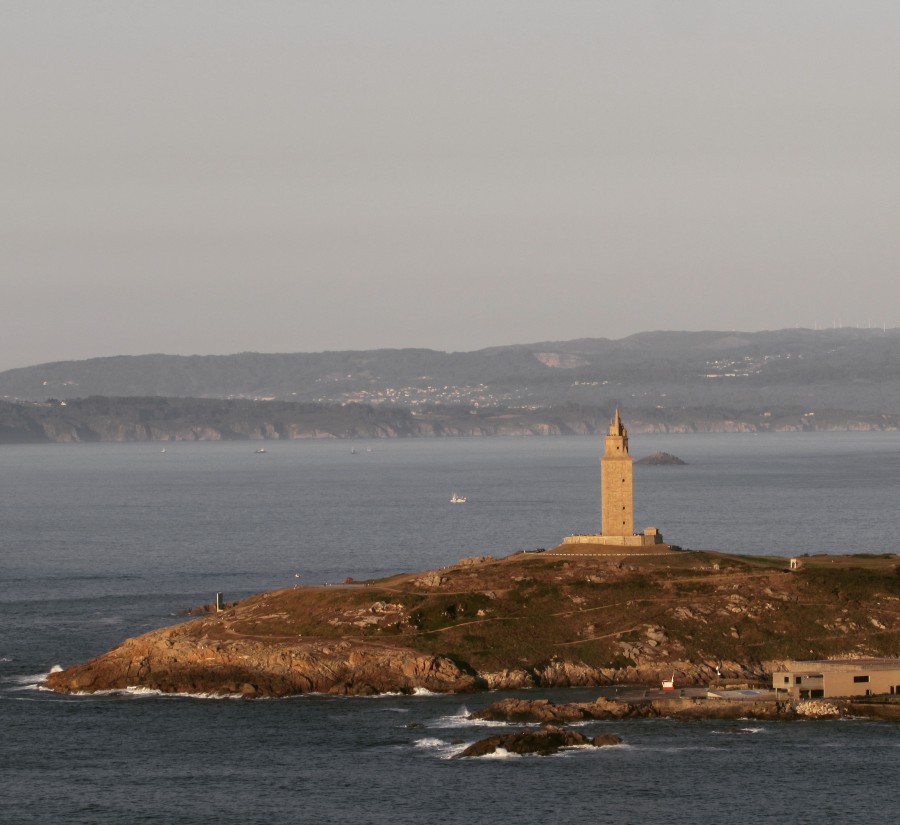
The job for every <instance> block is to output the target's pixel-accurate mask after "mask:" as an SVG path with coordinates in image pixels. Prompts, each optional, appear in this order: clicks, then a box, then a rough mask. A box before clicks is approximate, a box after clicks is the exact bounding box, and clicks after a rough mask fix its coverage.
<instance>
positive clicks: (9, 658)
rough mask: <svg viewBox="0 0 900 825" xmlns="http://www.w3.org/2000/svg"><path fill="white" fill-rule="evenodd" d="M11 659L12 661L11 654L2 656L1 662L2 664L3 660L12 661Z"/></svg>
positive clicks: (0, 657)
mask: <svg viewBox="0 0 900 825" xmlns="http://www.w3.org/2000/svg"><path fill="white" fill-rule="evenodd" d="M11 661H12V657H11V656H0V664H2V663H3V662H11Z"/></svg>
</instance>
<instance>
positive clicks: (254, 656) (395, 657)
mask: <svg viewBox="0 0 900 825" xmlns="http://www.w3.org/2000/svg"><path fill="white" fill-rule="evenodd" d="M190 630H191V623H188V624H187V625H183V626H178V627H174V628H163V629H162V630H157V631H154V632H151V633H147V634H145V635H143V636H139V637H137V638H135V639H129V640H128V641H126V642H124V643H123V644H121V645H119V646H118V647H116V648H114V649H113V650H111V651H109V652H108V653H105V654H103V655H102V656H98V657H97V658H95V659H91V660H90V661H89V662H86V663H85V664H83V665H76V666H75V667H72V668H69V669H68V670H66V671H62V672H59V673H51V674H50V675H49V676H48V678H47V682H46V685H47V687H49V688H51V689H53V690H57V691H60V692H62V693H80V692H86V693H93V692H96V691H100V690H103V691H106V690H124V689H126V688H129V687H135V686H140V687H143V688H148V689H152V690H159V691H162V692H164V693H205V694H220V695H221V694H240V695H243V696H247V697H257V696H290V695H293V694H298V693H333V694H348V695H369V694H375V693H385V692H392V691H404V692H410V691H413V690H414V689H416V688H422V689H425V690H430V691H433V692H441V693H447V692H462V691H467V690H472V689H473V688H474V687H475V678H474V677H473V675H472V674H469V673H465V672H463V671H462V670H461V669H460V668H459V667H458V666H457V665H455V664H454V663H453V662H452V661H450V660H449V659H447V658H445V657H442V656H428V655H422V654H418V653H416V652H415V651H413V650H408V649H403V648H396V647H389V646H386V645H380V644H369V643H365V642H353V643H351V642H346V641H344V642H337V643H333V644H331V643H324V642H321V641H308V642H303V641H299V640H298V641H287V640H281V641H273V640H265V641H264V640H259V639H233V640H215V641H213V640H211V639H209V638H202V637H201V638H199V639H197V638H194V637H193V636H192V635H191V634H190Z"/></svg>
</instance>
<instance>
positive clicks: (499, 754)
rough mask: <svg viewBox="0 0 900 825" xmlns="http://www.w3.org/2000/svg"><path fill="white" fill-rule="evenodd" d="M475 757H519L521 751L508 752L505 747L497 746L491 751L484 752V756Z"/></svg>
mask: <svg viewBox="0 0 900 825" xmlns="http://www.w3.org/2000/svg"><path fill="white" fill-rule="evenodd" d="M474 758H475V759H521V758H522V754H521V753H510V752H509V751H508V750H507V749H506V748H497V750H495V751H493V752H492V753H486V754H484V756H476V757H474Z"/></svg>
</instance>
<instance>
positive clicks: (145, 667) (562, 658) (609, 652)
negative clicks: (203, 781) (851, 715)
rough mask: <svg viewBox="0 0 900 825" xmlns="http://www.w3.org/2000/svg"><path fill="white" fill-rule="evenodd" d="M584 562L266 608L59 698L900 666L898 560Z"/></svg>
mask: <svg viewBox="0 0 900 825" xmlns="http://www.w3.org/2000/svg"><path fill="white" fill-rule="evenodd" d="M579 547H580V549H581V551H583V552H584V553H585V554H584V555H576V556H554V555H553V551H548V552H519V553H515V554H513V555H511V556H508V557H506V558H502V559H493V558H491V557H489V556H484V557H473V558H469V559H463V560H462V561H460V562H459V563H457V564H454V565H451V566H448V567H446V568H442V569H439V570H431V571H426V572H423V573H410V574H401V575H397V576H393V577H390V578H386V579H381V580H377V581H370V582H364V583H359V584H354V585H352V586H316V587H308V586H303V587H294V588H290V589H284V590H278V591H273V592H271V593H263V594H260V595H257V596H253V597H250V598H247V599H244V600H243V601H240V602H237V603H236V604H234V605H231V606H228V607H227V608H226V609H225V610H223V611H221V612H218V613H210V614H206V615H202V616H200V617H198V618H194V619H191V620H188V621H184V622H182V623H179V624H175V625H172V626H169V627H164V628H161V629H159V630H154V631H151V632H149V633H146V634H143V635H141V636H138V637H136V638H132V639H128V640H126V641H124V642H122V643H121V644H120V645H118V646H117V647H115V648H113V649H112V650H110V651H108V652H106V653H103V654H101V655H99V656H97V657H96V658H94V659H91V660H90V661H88V662H85V663H83V664H74V665H71V666H69V667H67V668H66V669H65V670H62V671H60V672H56V673H51V674H50V675H49V676H48V677H47V680H46V683H45V684H46V686H47V687H49V688H51V689H53V690H57V691H61V692H65V693H78V692H87V693H90V692H95V691H100V690H117V689H118V690H121V689H126V688H130V687H143V688H151V689H156V690H160V691H163V692H184V693H206V694H218V695H222V694H239V695H243V696H247V697H259V696H288V695H293V694H299V693H309V692H319V693H332V694H354V695H361V694H374V693H381V692H391V691H399V692H412V691H415V690H418V689H424V690H429V691H434V692H442V693H444V692H465V691H476V690H485V689H515V688H529V687H568V686H600V685H614V684H619V685H622V684H648V685H658V684H659V680H660V679H662V678H669V677H671V675H672V674H673V673H675V675H676V680H677V682H678V684H679V686H687V685H692V684H694V685H700V684H708V683H709V682H710V681H714V680H716V679H731V680H743V681H750V682H752V681H753V680H756V681H758V682H759V683H763V684H764V683H766V681H767V680H768V679H769V678H770V676H769V674H770V673H771V672H772V670H773V668H774V667H776V666H777V665H778V664H779V663H780V662H782V661H785V660H788V659H811V658H827V657H829V656H842V657H847V656H895V655H897V653H898V651H900V623H898V619H900V574H898V567H900V559H898V557H897V556H895V555H891V554H885V555H881V556H863V555H855V556H842V557H835V556H820V557H809V558H805V559H804V560H803V562H804V563H803V565H802V568H801V569H800V570H797V571H793V572H789V571H788V560H787V559H784V558H768V557H748V556H733V555H726V554H721V553H715V552H674V551H673V552H665V550H667V548H663V552H662V553H661V554H658V555H656V554H654V555H645V556H629V557H620V556H596V555H589V554H587V551H589V550H590V549H591V546H589V545H580V546H579ZM562 550H571V548H569V547H567V546H566V547H563V548H562ZM544 721H554V722H561V721H565V720H563V719H556V718H554V719H548V720H544Z"/></svg>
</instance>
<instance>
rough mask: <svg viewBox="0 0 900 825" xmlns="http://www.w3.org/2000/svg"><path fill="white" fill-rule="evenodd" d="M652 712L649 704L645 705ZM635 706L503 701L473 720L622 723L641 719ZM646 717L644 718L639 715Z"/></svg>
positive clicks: (604, 702)
mask: <svg viewBox="0 0 900 825" xmlns="http://www.w3.org/2000/svg"><path fill="white" fill-rule="evenodd" d="M645 705H646V707H647V708H649V707H650V706H649V704H647V703H645ZM634 708H635V706H634V705H627V704H625V703H623V702H610V701H609V700H607V699H600V698H598V699H596V700H594V701H593V702H573V703H569V704H563V705H556V704H554V703H553V702H551V701H550V700H549V699H502V700H501V701H499V702H494V704H492V705H488V707H486V708H483V709H482V710H479V711H476V712H475V713H473V714H472V715H471V716H470V717H469V718H470V719H486V720H488V721H490V722H540V723H542V724H546V723H548V722H550V723H554V722H555V723H561V722H578V721H580V720H582V719H621V718H623V717H625V716H634V715H639V714H637V713H636V712H635V709H634ZM640 715H644V714H640Z"/></svg>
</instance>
